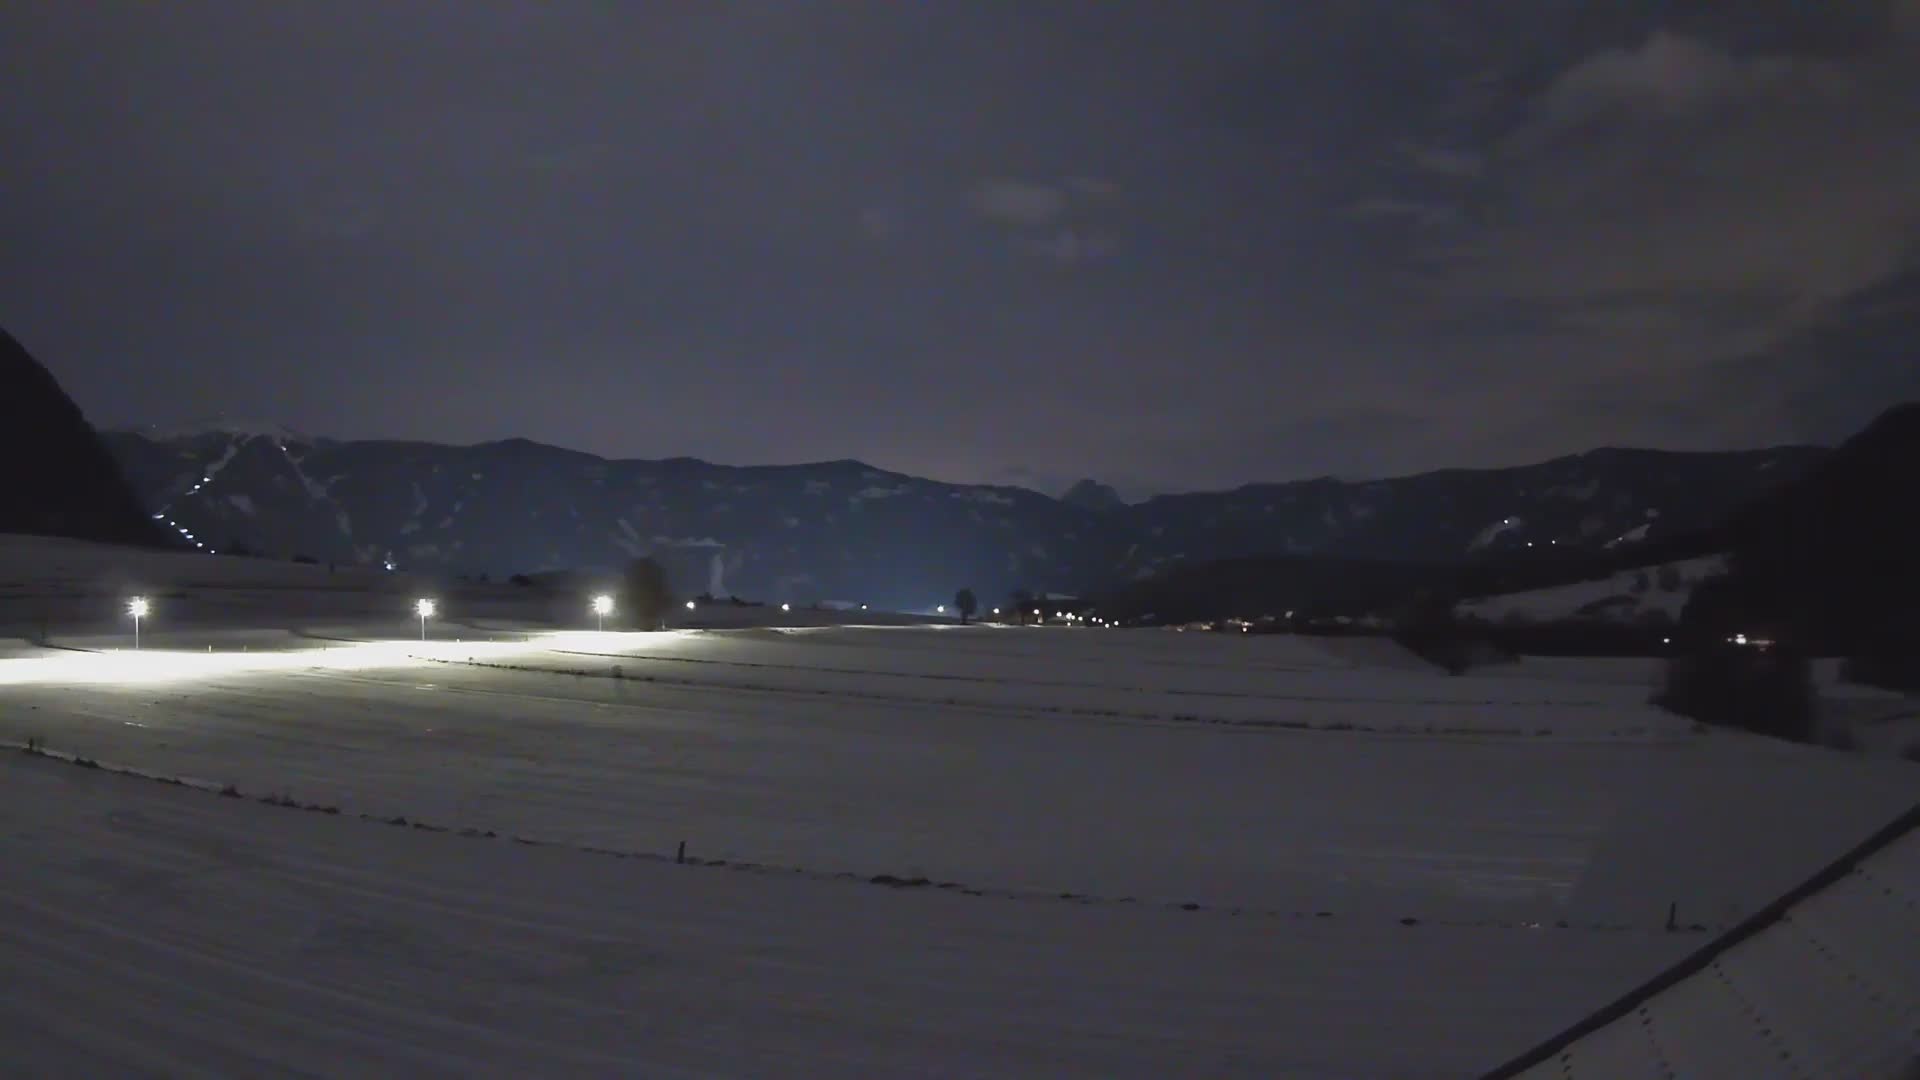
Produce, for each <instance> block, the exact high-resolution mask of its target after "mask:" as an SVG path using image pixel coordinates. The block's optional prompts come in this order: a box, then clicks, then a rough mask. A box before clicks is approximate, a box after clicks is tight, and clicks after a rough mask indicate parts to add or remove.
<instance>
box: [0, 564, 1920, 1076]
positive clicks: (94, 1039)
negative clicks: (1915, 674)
mask: <svg viewBox="0 0 1920 1080" xmlns="http://www.w3.org/2000/svg"><path fill="white" fill-rule="evenodd" d="M129 561H130V562H138V561H139V560H138V559H133V558H131V557H129ZM195 561H196V562H206V561H211V560H195ZM237 561H244V560H237ZM261 565H267V566H271V565H272V564H261ZM10 569H11V572H12V573H13V575H15V576H14V577H12V578H10V580H13V581H15V582H16V584H17V585H18V586H19V587H22V588H26V589H29V590H31V589H39V590H40V591H42V592H43V593H49V592H52V591H53V590H51V589H50V588H49V587H48V585H47V584H46V583H45V582H36V581H35V580H34V579H33V578H32V567H31V566H24V567H22V566H20V565H19V564H18V563H17V562H16V563H15V564H12V565H11V567H10ZM140 569H141V570H142V573H143V574H144V576H145V579H146V580H147V581H149V582H152V581H156V580H162V579H163V575H162V574H160V573H159V572H158V571H157V570H156V569H155V568H154V566H153V565H152V564H151V563H146V564H143V565H142V566H141V567H140ZM282 569H287V568H282ZM310 569H311V568H292V570H294V571H296V572H298V573H305V572H306V571H307V570H310ZM389 580H390V579H386V578H381V579H378V580H377V581H376V583H375V584H374V585H373V586H370V587H369V589H368V590H365V591H362V592H359V593H354V592H353V591H352V590H345V589H343V590H341V595H342V596H343V599H342V600H341V601H340V602H339V603H338V604H337V605H335V606H332V607H327V608H324V609H323V610H320V611H318V612H315V611H312V610H309V609H308V607H307V600H308V598H309V593H308V592H306V591H303V590H297V589H281V590H278V591H276V590H275V589H274V587H273V582H272V581H271V579H270V578H269V579H265V580H255V581H249V582H247V583H246V587H247V589H248V590H251V591H248V592H247V593H246V595H245V596H244V597H243V598H240V599H236V600H234V601H233V602H232V603H228V604H223V605H209V606H207V607H205V608H203V609H202V610H203V611H205V612H225V613H226V618H225V620H224V621H223V620H222V619H221V618H216V617H213V616H211V615H209V616H208V617H206V618H204V619H197V620H194V621H192V622H191V623H190V625H187V626H185V627H181V626H177V625H173V624H171V623H170V622H169V621H168V620H167V619H166V618H165V617H164V614H165V613H167V612H170V611H171V610H172V607H171V606H168V607H161V608H159V609H157V611H156V614H155V617H154V619H153V625H152V626H151V627H150V633H151V635H152V636H151V638H150V640H152V641H153V642H154V643H155V645H156V646H157V647H156V648H153V649H148V650H143V651H142V652H141V653H139V654H134V653H132V652H129V651H117V652H115V651H88V650H99V649H107V650H112V649H121V648H122V647H123V646H124V645H126V644H127V642H126V641H125V640H124V637H123V635H121V634H119V633H113V632H106V631H111V630H112V629H113V628H111V627H102V626H100V625H98V624H97V623H96V622H95V621H94V620H93V619H92V618H91V616H88V615H86V612H85V611H84V610H83V607H71V608H70V609H69V611H70V613H72V615H73V617H72V621H70V622H65V623H61V622H57V621H56V622H55V624H53V625H50V626H48V627H47V628H45V631H44V634H43V641H42V643H40V644H34V643H27V642H15V643H13V644H12V645H11V646H7V647H4V648H0V742H11V743H27V742H29V741H31V742H33V743H34V744H35V745H38V746H43V747H46V748H47V749H48V750H49V751H51V752H54V753H57V754H67V755H74V756H78V757H81V758H85V759H88V760H91V761H97V762H101V763H105V764H108V765H120V766H127V767H131V768H133V769H136V770H141V771H144V772H147V773H151V774H154V775H158V776H162V777H182V778H187V779H189V780H193V781H196V782H201V783H203V784H204V785H205V787H206V788H207V789H208V790H194V789H193V788H188V787H173V786H168V785H165V784H162V783H159V782H156V781H154V780H141V779H135V778H132V777H128V776H122V775H115V774H113V773H111V772H109V771H107V770H102V769H94V768H84V767H80V766H76V765H73V764H67V763H63V762H58V761H53V760H49V759H47V758H44V757H37V756H28V755H23V754H15V753H7V754H5V755H4V756H0V770H4V772H5V775H4V776H0V822H3V823H4V827H0V866H5V867H6V868H7V872H6V873H5V874H4V875H0V905H4V910H0V919H5V920H6V922H5V925H7V926H8V929H9V933H8V934H7V935H4V936H0V963H4V964H6V966H7V969H8V970H9V971H12V972H16V973H21V972H24V973H26V974H25V976H24V977H16V978H14V979H13V980H11V981H10V982H9V983H8V984H7V985H6V987H5V988H4V989H0V1072H7V1073H9V1074H12V1073H28V1074H31V1073H33V1072H35V1071H45V1070H56V1069H57V1070H65V1071H86V1072H94V1073H100V1072H106V1073H113V1072H139V1071H157V1072H194V1071H210V1072H225V1073H259V1072H263V1071H268V1072H270V1071H274V1070H275V1069H280V1068H284V1069H292V1068H303V1069H308V1070H312V1071H319V1072H323V1073H336V1074H337V1073H348V1072H356V1071H367V1070H368V1069H369V1068H373V1069H376V1070H377V1071H383V1072H439V1073H447V1074H466V1075H472V1074H481V1073H494V1074H518V1075H527V1074H534V1073H538V1074H545V1075H551V1074H555V1073H596V1072H597V1073H606V1072H623V1073H642V1074H647V1075H675V1074H683V1073H684V1074H688V1075H696V1074H697V1075H715V1074H719V1075H754V1074H758V1075H764V1074H767V1073H770V1072H780V1073H820V1072H828V1073H833V1072H849V1071H853V1072H879V1073H893V1074H899V1073H913V1074H917V1075H928V1074H932V1075H940V1074H948V1075H1041V1074H1044V1075H1063V1074H1064V1075H1099V1076H1114V1075H1128V1074H1132V1075H1169V1074H1174V1073H1193V1072H1205V1073H1208V1074H1213V1075H1234V1074H1240V1075H1258V1076H1274V1075H1283V1076H1308V1077H1313V1076H1321V1077H1347V1076H1356V1075H1358V1076H1375V1075H1393V1076H1435V1077H1454V1076H1466V1075H1472V1074H1473V1073H1475V1072H1477V1071H1479V1070H1482V1069H1484V1068H1487V1067H1490V1066H1492V1065H1493V1064H1494V1063H1496V1062H1498V1061H1500V1060H1502V1059H1504V1058H1507V1057H1510V1056H1511V1055H1512V1054H1513V1053H1515V1052H1517V1051H1518V1050H1520V1049H1521V1048H1523V1047H1524V1046H1527V1045H1529V1044H1532V1043H1534V1042H1537V1041H1538V1040H1540V1039H1542V1038H1545V1037H1546V1036H1548V1035H1550V1034H1551V1033H1552V1032H1553V1031H1555V1030H1559V1029H1561V1028H1564V1027H1565V1026H1566V1025H1568V1024H1571V1023H1573V1022H1574V1021H1576V1020H1578V1019H1579V1018H1580V1017H1581V1016H1582V1015H1584V1014H1585V1012H1587V1011H1588V1010H1589V1009H1591V1008H1593V1007H1597V1006H1598V1005H1600V1004H1601V1003H1603V1002H1605V1001H1607V1000H1610V999H1612V998H1614V997H1616V996H1618V995H1619V994H1621V993H1623V992H1624V991H1626V990H1627V989H1628V988H1630V987H1631V986H1633V985H1635V984H1636V983H1638V982H1640V981H1642V980H1644V979H1646V978H1648V977H1650V976H1652V975H1654V974H1655V973H1656V972H1658V971H1659V970H1661V969H1662V968H1663V967H1664V966H1665V965H1667V964H1669V963H1671V962H1673V961H1675V960H1678V959H1679V958H1680V957H1682V956H1684V955H1685V954H1686V952H1687V951H1689V950H1690V949H1692V948H1694V947H1697V946H1698V945H1699V944H1700V943H1701V942H1702V941H1703V940H1705V938H1706V936H1707V935H1708V934H1709V933H1711V932H1712V931H1714V930H1716V929H1718V928H1722V927H1725V926H1727V925H1731V924H1732V923H1733V922H1735V921H1737V920H1739V919H1740V918H1743V917H1745V916H1746V915H1748V914H1750V913H1751V912H1752V911H1754V910H1755V909H1756V908H1758V907H1759V906H1761V905H1763V904H1765V903H1766V902H1767V901H1769V900H1771V899H1772V898H1773V897H1774V896H1777V895H1778V894H1779V893H1780V892H1782V891H1783V890H1784V889H1786V888H1788V887H1790V886H1791V885H1792V884H1793V883H1794V882H1796V881H1798V880H1799V879H1801V878H1802V877H1804V876H1805V875H1806V874H1808V873H1810V872H1811V871H1812V870H1813V869H1815V868H1817V867H1818V866H1820V865H1821V864H1823V863H1824V862H1825V861H1826V860H1828V859H1830V858H1831V857H1832V855H1833V854H1834V853H1835V852H1836V851H1838V850H1840V849H1842V848H1844V847H1846V846H1847V845H1848V844H1850V843H1852V842H1853V841H1855V840H1856V839H1857V838H1858V837H1859V836H1861V835H1864V834H1865V833H1867V832H1869V831H1871V830H1872V829H1873V828H1875V827H1877V826H1878V825H1879V824H1881V822H1883V821H1884V820H1885V819H1886V818H1887V817H1888V816H1890V815H1891V814H1893V813H1895V812H1897V811H1898V810H1900V809H1903V808H1904V807H1905V805H1906V804H1907V803H1908V802H1910V801H1911V793H1912V790H1913V783H1914V776H1915V772H1914V768H1913V766H1910V765H1906V764H1903V763H1899V762H1893V761H1865V760H1860V759H1856V758H1850V757H1846V756H1842V755H1837V754H1831V753H1826V752H1822V751H1816V750H1811V749H1807V748H1800V747H1791V746H1786V745H1784V744H1777V743H1772V742H1768V741H1765V740H1759V739H1753V738H1747V737H1744V736H1737V735H1727V734H1721V733H1698V732H1695V731H1694V730H1693V729H1692V728H1691V727H1690V726H1687V725H1684V724H1677V723H1674V722H1672V721H1671V720H1670V719H1669V718H1666V717H1664V716H1662V715H1660V714H1658V713H1655V712H1653V711H1652V710H1650V709H1649V708H1648V707H1647V706H1646V705H1644V703H1643V698H1644V696H1645V695H1644V688H1643V687H1641V686H1639V685H1636V684H1635V683H1634V682H1633V680H1632V679H1631V678H1628V677H1626V675H1625V674H1624V673H1623V672H1621V671H1619V670H1615V669H1612V668H1608V669H1606V670H1602V669H1601V668H1598V667H1592V666H1582V664H1581V663H1580V662H1573V661H1557V662H1544V663H1540V664H1531V663H1529V664H1522V665H1518V666H1516V667H1513V668H1510V669H1506V670H1501V671H1499V672H1497V673H1494V674H1489V675H1487V676H1485V677H1481V676H1476V675H1469V676H1466V677H1463V678H1451V679H1450V678H1446V677H1443V676H1440V675H1438V674H1435V673H1431V672H1427V671H1423V670H1420V669H1418V668H1416V667H1411V666H1407V665H1404V664H1402V663H1400V662H1399V657H1398V656H1397V655H1389V654H1388V653H1386V652H1383V651H1381V650H1383V649H1384V648H1385V646H1381V647H1380V648H1378V649H1371V650H1370V649H1356V648H1349V647H1346V646H1345V645H1342V644H1339V643H1335V644H1332V645H1329V644H1328V643H1324V642H1315V641H1311V640H1306V639H1297V638H1288V637H1263V638H1236V637H1232V636H1225V635H1193V634H1171V633H1157V632H1131V631H1112V632H1108V631H1091V630H1069V629H1044V630H1043V629H1020V628H1011V627H1008V628H996V627H969V628H959V627H953V626H928V627H919V628H903V627H891V628H883V627H847V626H837V627H836V626H828V627H819V626H813V627H808V626H791V625H790V626H781V627H762V628H758V629H739V630H727V631H680V632H673V633H665V634H617V633H609V634H604V635H603V634H598V633H594V632H584V631H569V632H562V633H554V632H552V631H551V622H550V621H549V613H547V612H544V611H539V610H521V611H518V612H516V611H515V609H514V608H513V607H512V603H513V601H514V600H515V599H516V597H515V596H514V594H512V593H506V594H505V595H504V597H502V596H500V595H497V594H496V593H492V592H476V593H474V594H471V595H465V596H463V595H460V594H454V595H450V596H449V597H448V603H447V605H446V618H445V619H442V620H439V621H436V623H435V624H433V625H431V626H430V627H429V634H430V636H432V637H433V638H434V640H432V641H429V642H427V643H424V644H423V643H421V642H419V641H409V640H405V638H406V637H407V636H409V632H411V633H412V634H414V635H417V633H418V628H417V627H412V626H409V625H408V624H407V623H406V622H405V621H404V620H393V619H391V618H389V617H387V616H385V615H384V614H382V615H381V616H380V617H379V618H377V619H373V620H371V621H366V620H361V619H359V618H358V617H357V616H356V615H355V614H354V609H355V606H356V605H358V606H360V608H361V609H363V610H369V611H375V612H383V611H384V607H385V606H386V605H388V604H389V603H390V602H391V601H392V600H393V599H394V597H395V596H396V595H399V596H402V597H403V596H404V595H405V594H404V593H403V592H402V593H395V592H392V591H389V585H388V582H389ZM200 588H201V589H210V590H217V588H218V587H217V586H208V585H202V586H200ZM183 591H184V590H183ZM87 595H89V596H97V595H99V594H97V593H89V594H87ZM469 600H471V601H472V609H469V608H468V606H467V601H469ZM87 602H88V603H92V602H93V600H88V601H87ZM177 602H179V603H185V602H187V601H186V598H185V597H184V596H183V597H182V598H181V599H180V600H179V601H177ZM489 604H491V605H493V606H491V607H489V606H488V605H489ZM740 610H743V611H747V612H752V611H756V610H757V611H759V612H761V617H763V618H765V619H767V620H769V621H785V616H787V615H789V614H797V613H778V612H775V611H769V610H767V609H740ZM735 614H738V612H736V613H735ZM739 617H743V618H745V617H749V616H745V615H741V616H739ZM455 638H458V639H459V640H454V639H455ZM48 644H51V645H57V646H61V647H60V648H47V647H45V646H46V645H48ZM1603 666H1604V665H1603ZM222 788H231V789H232V791H233V793H234V794H235V795H237V796H239V797H236V798H222V797H220V796H219V795H217V794H214V793H213V792H217V791H219V790H220V789H222ZM263 799H264V800H268V801H270V802H272V803H276V804H291V805H292V806H293V807H296V808H289V807H288V806H284V805H265V804H264V803H263V802H262V801H261V800H263ZM297 807H309V808H317V809H319V810H320V811H321V812H303V811H302V810H301V809H298V808H297ZM327 811H335V812H327ZM386 822H401V823H403V826H400V827H396V826H394V825H389V824H384V823H386ZM422 825H424V826H429V827H430V828H422V827H419V826H422ZM488 834H491V837H489V835H488ZM516 839H517V840H519V841H525V842H516ZM683 841H684V842H685V843H686V849H685V850H686V854H687V856H688V865H676V864H675V862H674V856H675V853H676V852H677V851H678V850H679V845H680V843H681V842H683ZM534 842H537V843H534ZM610 853H620V854H623V855H624V856H626V857H618V856H617V855H616V854H610ZM720 864H724V865H720ZM1670 906H1672V907H1675V908H1677V913H1678V915H1677V919H1678V925H1677V926H1676V927H1675V928H1674V929H1673V930H1669V929H1668V928H1667V926H1666V923H1667V915H1668V911H1669V908H1670ZM209 1016H215V1017H220V1018H221V1019H220V1020H219V1021H218V1022H209V1021H208V1020H206V1019H205V1018H206V1017H209ZM236 1018H238V1019H239V1020H240V1021H244V1022H236Z"/></svg>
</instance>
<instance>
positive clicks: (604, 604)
mask: <svg viewBox="0 0 1920 1080" xmlns="http://www.w3.org/2000/svg"><path fill="white" fill-rule="evenodd" d="M593 613H594V614H595V615H611V614H613V597H611V596H596V597H594V598H593Z"/></svg>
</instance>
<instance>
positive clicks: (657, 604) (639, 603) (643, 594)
mask: <svg viewBox="0 0 1920 1080" xmlns="http://www.w3.org/2000/svg"><path fill="white" fill-rule="evenodd" d="M621 591H622V593H623V594H624V595H622V596H621V598H620V599H621V605H620V606H621V607H622V608H623V609H625V610H626V611H628V612H629V613H631V614H632V616H633V618H634V620H635V622H636V623H637V624H638V626H639V627H640V628H641V629H642V630H659V629H662V628H663V627H664V626H665V625H666V619H667V611H668V610H669V609H670V608H672V606H673V592H672V590H671V589H670V588H669V587H668V585H667V571H666V568H665V567H663V566H661V565H660V563H659V562H658V561H656V560H654V559H652V558H641V559H635V560H633V561H632V562H630V563H628V564H627V572H626V574H625V576H624V578H623V580H622V582H621Z"/></svg>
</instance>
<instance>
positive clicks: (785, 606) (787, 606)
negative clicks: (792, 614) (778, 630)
mask: <svg viewBox="0 0 1920 1080" xmlns="http://www.w3.org/2000/svg"><path fill="white" fill-rule="evenodd" d="M780 610H781V611H792V610H793V605H792V604H781V605H780Z"/></svg>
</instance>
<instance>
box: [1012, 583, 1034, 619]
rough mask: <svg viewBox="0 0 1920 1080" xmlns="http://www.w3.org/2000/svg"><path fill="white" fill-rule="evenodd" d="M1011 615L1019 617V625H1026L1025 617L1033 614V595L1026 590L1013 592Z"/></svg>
mask: <svg viewBox="0 0 1920 1080" xmlns="http://www.w3.org/2000/svg"><path fill="white" fill-rule="evenodd" d="M1011 599H1012V603H1013V613H1014V614H1015V615H1018V616H1020V625H1021V626H1025V625H1027V616H1029V615H1031V614H1033V593H1031V592H1029V591H1027V590H1026V589H1015V590H1013V596H1012V598H1011Z"/></svg>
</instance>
